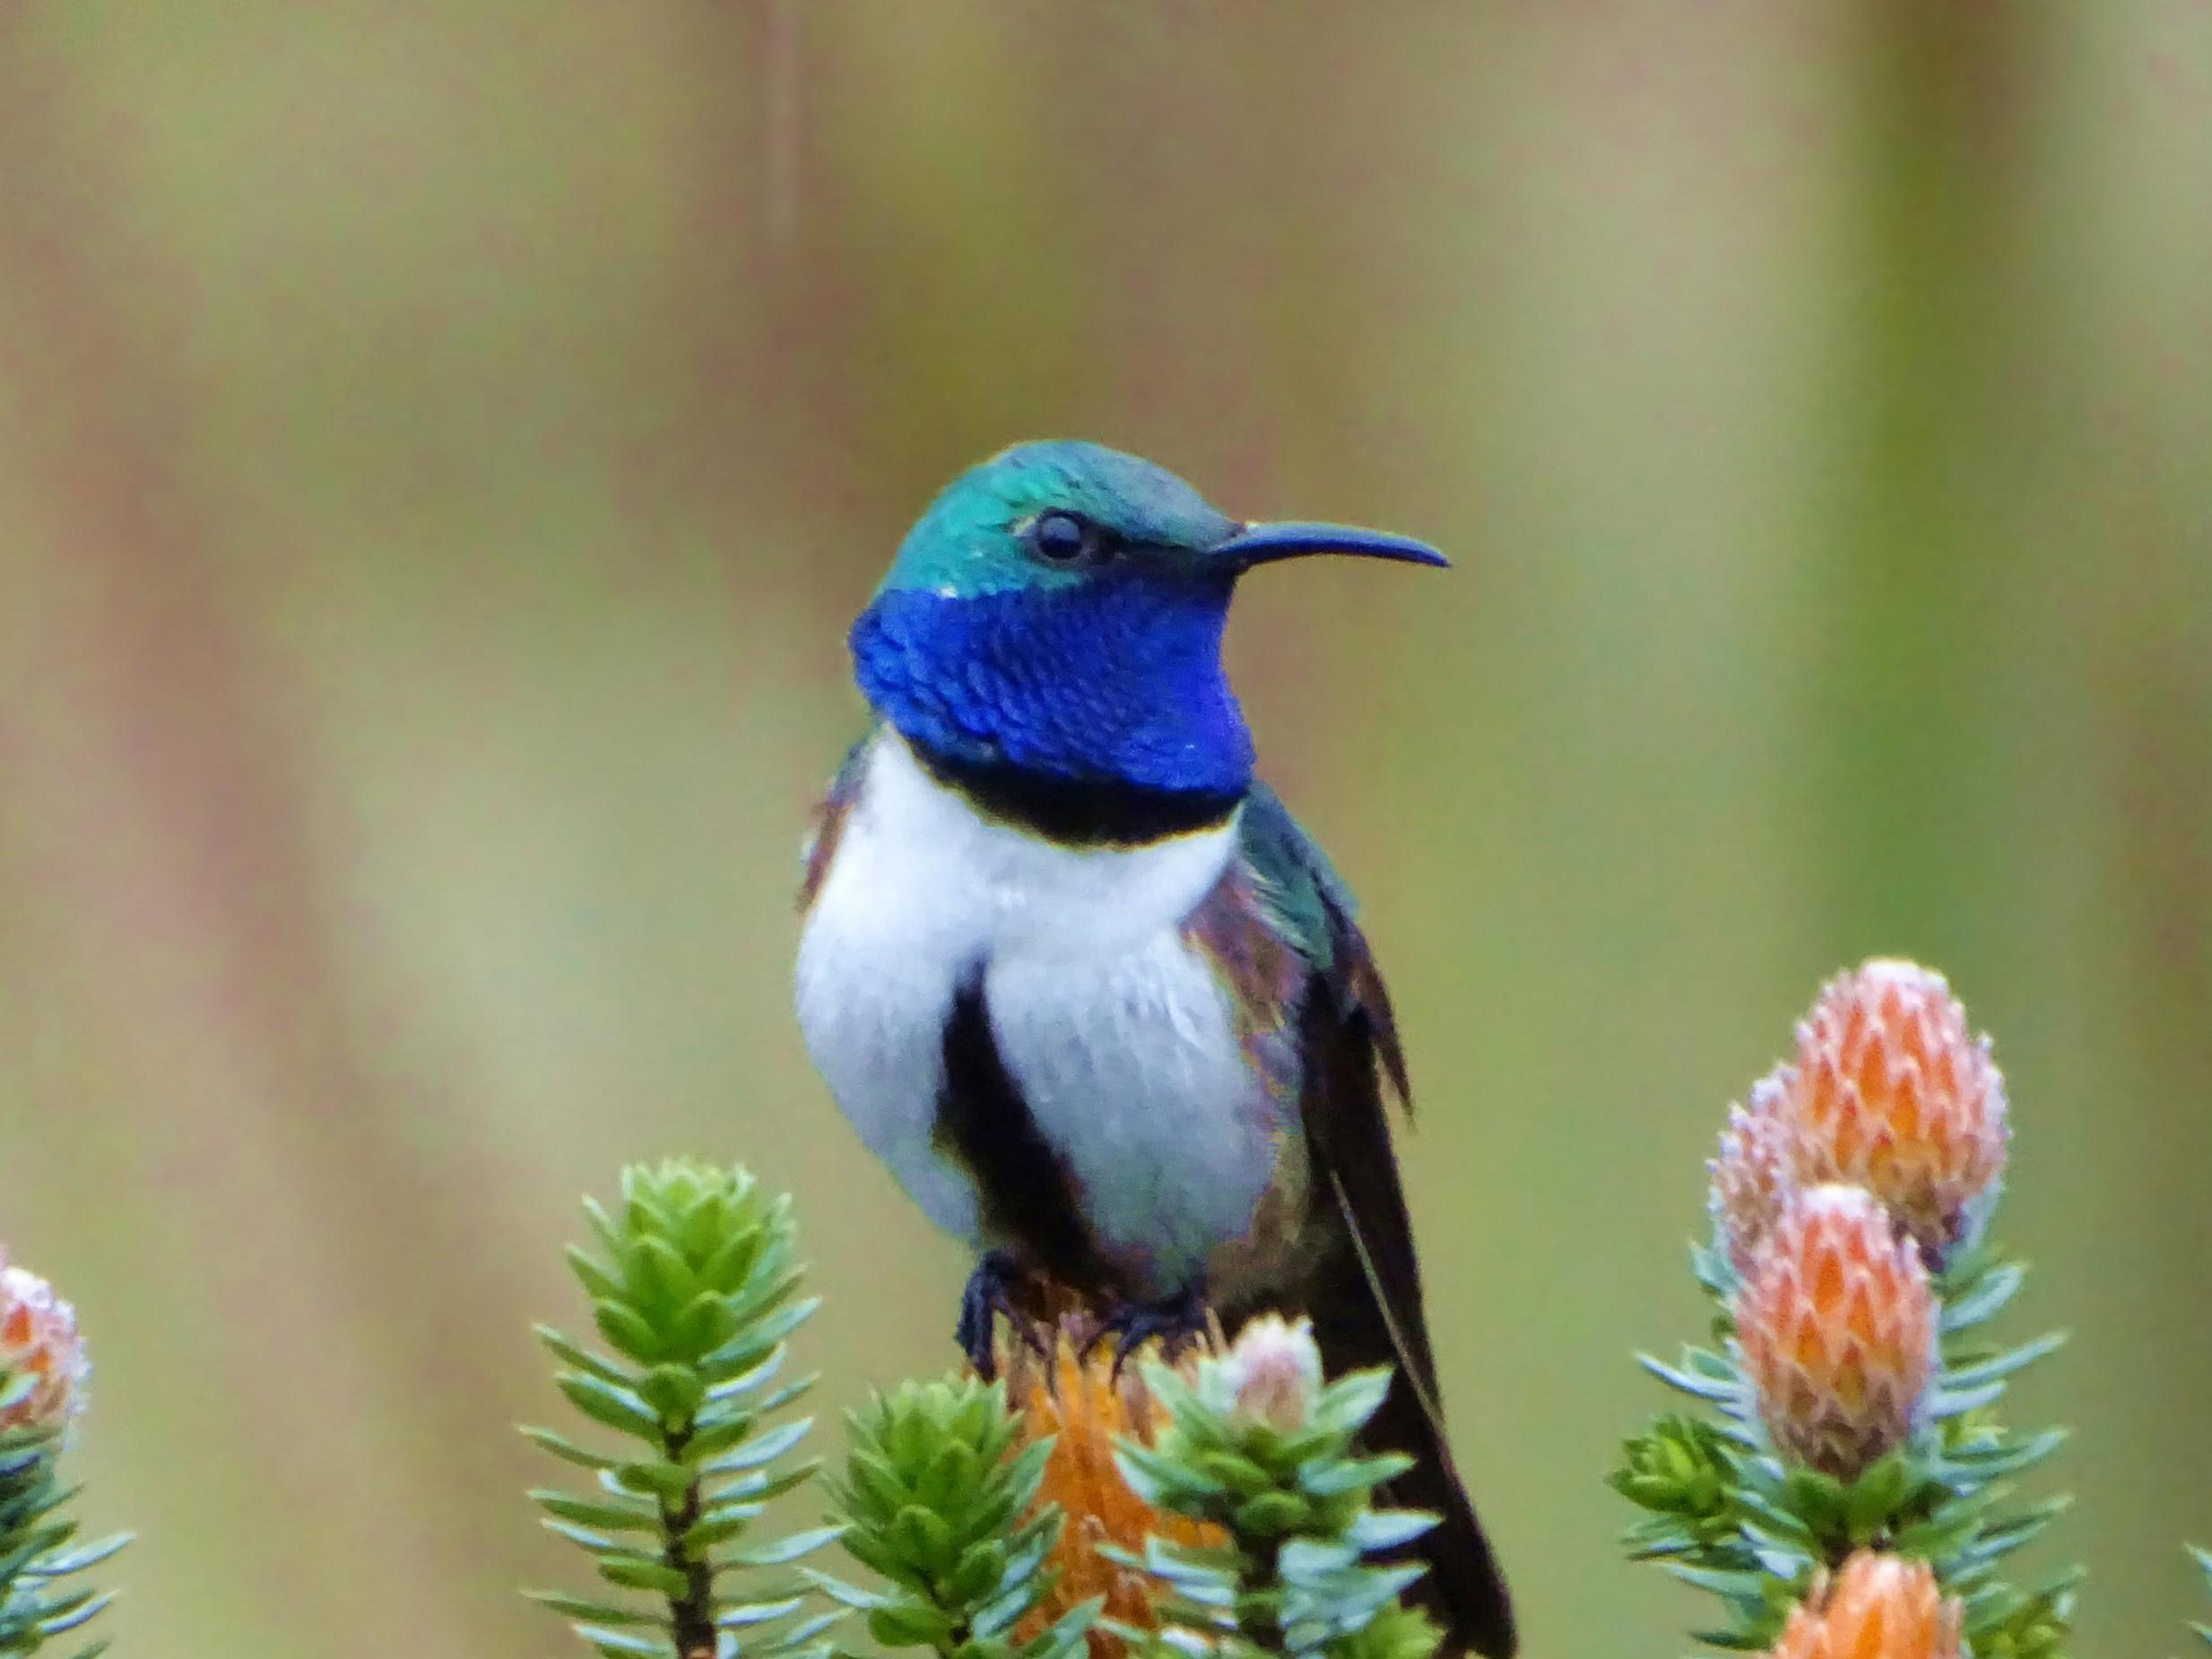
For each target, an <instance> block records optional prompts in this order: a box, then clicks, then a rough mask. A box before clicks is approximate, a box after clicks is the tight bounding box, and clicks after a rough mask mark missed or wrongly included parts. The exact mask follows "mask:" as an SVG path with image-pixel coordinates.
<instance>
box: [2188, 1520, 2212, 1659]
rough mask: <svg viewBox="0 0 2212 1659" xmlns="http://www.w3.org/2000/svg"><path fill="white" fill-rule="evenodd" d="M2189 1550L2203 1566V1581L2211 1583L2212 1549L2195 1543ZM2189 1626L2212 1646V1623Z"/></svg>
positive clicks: (2198, 1563) (2199, 1564) (2200, 1565)
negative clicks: (2204, 1548) (2202, 1547)
mask: <svg viewBox="0 0 2212 1659" xmlns="http://www.w3.org/2000/svg"><path fill="white" fill-rule="evenodd" d="M2189 1552H2190V1555H2192V1556H2194V1557H2196V1559H2197V1565H2198V1566H2199V1567H2201V1568H2204V1576H2205V1582H2206V1583H2207V1585H2212V1550H2200V1549H2199V1548H2198V1547H2197V1546H2196V1545H2194V1544H2191V1545H2190V1548H2189ZM2189 1628H2190V1629H2192V1630H2194V1631H2195V1632H2196V1633H2197V1634H2198V1635H2199V1636H2200V1637H2203V1638H2204V1639H2205V1642H2206V1644H2207V1645H2208V1646H2212V1624H2197V1623H2194V1622H2192V1623H2191V1624H2190V1627H2189Z"/></svg>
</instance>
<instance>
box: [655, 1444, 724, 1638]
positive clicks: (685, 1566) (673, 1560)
mask: <svg viewBox="0 0 2212 1659" xmlns="http://www.w3.org/2000/svg"><path fill="white" fill-rule="evenodd" d="M691 1430H692V1425H691V1423H690V1421H689V1420H686V1421H685V1423H684V1424H683V1426H682V1427H681V1428H680V1429H671V1430H670V1431H669V1432H668V1433H667V1434H666V1435H664V1437H663V1438H662V1441H661V1450H662V1453H663V1455H664V1456H665V1457H666V1458H667V1459H668V1461H669V1462H670V1463H672V1464H680V1463H681V1462H682V1461H683V1454H684V1450H685V1448H686V1447H687V1446H690V1442H691ZM701 1501H702V1500H701V1498H700V1495H699V1483H698V1480H697V1478H694V1479H693V1480H692V1481H691V1482H690V1484H689V1485H688V1486H686V1487H685V1488H684V1489H683V1496H682V1497H681V1498H678V1499H677V1500H676V1505H675V1507H674V1508H671V1507H669V1500H668V1499H667V1498H662V1499H661V1530H662V1531H663V1533H664V1534H665V1535H666V1538H667V1542H666V1544H665V1545H664V1549H663V1553H662V1557H661V1559H663V1560H664V1562H666V1563H667V1565H668V1568H669V1570H670V1571H672V1572H677V1573H681V1574H682V1575H683V1579H684V1591H683V1594H681V1595H674V1596H671V1597H669V1600H668V1625H669V1634H670V1636H671V1637H673V1638H674V1641H675V1645H676V1652H677V1653H678V1654H680V1655H682V1659H715V1571H714V1568H713V1566H712V1565H711V1564H710V1563H709V1562H708V1561H707V1559H706V1556H705V1555H704V1554H703V1553H702V1554H700V1555H699V1556H698V1558H697V1559H694V1558H693V1556H692V1555H691V1553H690V1551H688V1550H685V1548H684V1546H683V1540H684V1535H685V1534H686V1533H689V1532H690V1530H691V1529H692V1528H693V1527H694V1526H696V1525H698V1518H699V1509H700V1506H701Z"/></svg>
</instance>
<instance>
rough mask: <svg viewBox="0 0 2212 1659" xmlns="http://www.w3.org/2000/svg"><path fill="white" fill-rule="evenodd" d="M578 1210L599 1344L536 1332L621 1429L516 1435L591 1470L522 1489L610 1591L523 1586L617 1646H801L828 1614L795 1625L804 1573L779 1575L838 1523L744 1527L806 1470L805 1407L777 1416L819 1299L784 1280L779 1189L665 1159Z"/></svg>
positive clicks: (595, 1408) (789, 1251)
mask: <svg viewBox="0 0 2212 1659" xmlns="http://www.w3.org/2000/svg"><path fill="white" fill-rule="evenodd" d="M585 1211H586V1214H587V1215H588V1216H589V1217H590V1219H591V1225H592V1230H593V1232H594V1234H595V1235H596V1240H595V1243H596V1248H595V1250H584V1249H577V1248H571V1249H570V1251H569V1254H568V1260H569V1264H570V1266H571V1267H572V1268H573V1269H574V1270H575V1272H576V1276H577V1279H578V1280H580V1281H582V1283H583V1286H584V1289H585V1291H586V1294H587V1295H588V1296H589V1297H590V1299H591V1302H592V1315H593V1320H594V1324H595V1325H596V1326H597V1327H598V1331H599V1334H600V1337H601V1338H602V1340H603V1342H605V1343H606V1345H607V1349H608V1350H609V1351H607V1352H601V1351H595V1350H593V1349H591V1348H587V1347H586V1346H585V1345H583V1344H582V1343H579V1342H574V1341H571V1340H570V1339H569V1338H568V1337H566V1336H564V1335H562V1334H561V1333H560V1332H558V1331H554V1330H551V1329H548V1328H545V1327H540V1329H539V1331H538V1335H539V1338H540V1340H541V1341H542V1342H544V1344H545V1346H546V1347H547V1348H548V1349H550V1350H551V1351H552V1353H553V1355H554V1357H555V1358H557V1359H559V1360H560V1362H561V1364H562V1366H563V1369H562V1370H561V1371H560V1373H559V1375H558V1376H557V1377H556V1378H555V1381H556V1383H557V1385H559V1387H560V1392H561V1393H562V1394H564V1395H566V1396H567V1398H568V1403H570V1404H571V1405H573V1406H574V1407H576V1409H577V1411H580V1412H582V1413H583V1415H584V1416H585V1417H586V1418H588V1419H590V1420H591V1421H592V1422H593V1423H594V1424H595V1425H597V1426H598V1427H599V1428H601V1429H609V1430H612V1431H613V1432H614V1434H616V1435H619V1436H620V1437H623V1441H622V1442H617V1443H612V1444H611V1445H610V1446H608V1448H607V1449H601V1448H600V1447H599V1446H596V1445H589V1444H586V1443H584V1442H582V1441H579V1440H577V1439H572V1438H569V1437H568V1436H567V1435H564V1434H559V1433H555V1432H554V1431H552V1430H551V1429H525V1430H524V1432H525V1434H527V1435H528V1436H529V1437H530V1438H531V1439H533V1440H534V1441H535V1442H536V1443H537V1444H538V1445H539V1446H542V1447H544V1448H545V1449H546V1450H547V1451H549V1452H551V1453H552V1454H553V1455H555V1456H557V1457H560V1458H562V1459H564V1460H566V1461H567V1462H568V1463H570V1464H577V1466H579V1467H581V1468H584V1469H586V1470H588V1471H590V1472H591V1474H592V1477H593V1481H594V1489H593V1490H592V1491H591V1492H590V1493H589V1494H588V1495H578V1494H577V1493H574V1492H570V1491H564V1490H541V1491H536V1492H533V1493H532V1494H531V1496H532V1497H533V1498H534V1499H535V1500H536V1501H537V1503H538V1504H539V1506H540V1507H542V1509H543V1510H544V1511H545V1514H546V1524H547V1525H548V1526H549V1527H551V1529H552V1530H553V1531H554V1532H556V1533H560V1535H561V1536H562V1537H564V1538H567V1539H568V1540H570V1541H571V1542H574V1543H576V1544H577V1545H578V1546H580V1547H581V1548H582V1549H583V1550H585V1551H586V1553H587V1554H588V1555H590V1557H591V1558H592V1562H593V1565H594V1568H596V1569H597V1571H598V1574H599V1576H600V1578H601V1580H602V1581H603V1583H604V1585H606V1586H607V1588H606V1591H604V1592H603V1593H601V1594H594V1595H589V1596H581V1595H569V1594H560V1593H553V1592H533V1599H535V1600H537V1601H540V1602H542V1603H545V1604H546V1605H547V1606H549V1607H551V1608H552V1609H554V1610H555V1611H558V1612H560V1613H561V1614H562V1615H564V1616H565V1617H567V1618H568V1620H571V1621H572V1622H573V1624H574V1625H575V1628H576V1630H577V1634H578V1635H579V1636H581V1637H583V1638H584V1639H585V1640H586V1642H589V1643H590V1644H591V1645H592V1646H594V1647H595V1648H597V1649H598V1650H599V1652H600V1653H602V1654H603V1655H609V1656H610V1659H733V1656H734V1655H741V1654H742V1655H751V1656H753V1659H769V1656H770V1655H805V1656H806V1659H813V1656H814V1655H820V1654H821V1653H823V1652H825V1651H826V1650H827V1644H826V1643H824V1642H822V1641H821V1640H820V1637H821V1633H822V1631H823V1630H824V1629H826V1628H827V1626H828V1623H829V1622H830V1621H831V1620H833V1619H834V1618H835V1617H836V1614H835V1612H834V1611H832V1612H830V1613H818V1614H814V1615H812V1616H810V1617H806V1618H802V1619H796V1620H794V1617H793V1615H794V1614H797V1613H798V1612H799V1611H800V1610H801V1608H802V1604H803V1603H804V1602H805V1601H806V1599H807V1585H806V1584H805V1582H804V1581H803V1580H802V1579H800V1578H799V1577H797V1576H795V1572H794V1571H790V1570H785V1571H783V1572H782V1574H781V1576H778V1569H792V1568H794V1563H796V1562H798V1561H799V1560H800V1559H801V1558H802V1557H804V1556H805V1555H806V1554H808V1553H809V1552H810V1551H811V1550H814V1549H816V1548H817V1547H819V1546H820V1545H821V1544H822V1543H825V1542H828V1540H829V1539H830V1538H831V1537H833V1536H834V1535H835V1533H836V1529H835V1528H834V1527H825V1528H820V1529H817V1530H811V1531H806V1532H799V1533H787V1534H785V1535H782V1536H776V1537H771V1538H768V1539H765V1540H762V1541H759V1542H754V1541H752V1539H751V1536H750V1534H751V1532H752V1528H753V1524H754V1523H755V1521H756V1520H757V1519H758V1518H759V1516H760V1514H761V1512H762V1510H763V1508H764V1507H766V1506H767V1505H768V1502H769V1500H770V1499H772V1498H776V1497H777V1496H779V1495H780V1494H782V1493H785V1492H787V1491H789V1490H791V1489H792V1488H794V1486H797V1485H798V1484H799V1483H800V1482H801V1481H805V1480H806V1479H808V1478H809V1477H810V1476H811V1474H812V1473H813V1471H814V1467H815V1465H814V1464H812V1463H808V1462H794V1461H793V1460H792V1459H791V1457H790V1454H791V1453H792V1452H793V1451H794V1449H795V1448H796V1447H797V1446H798V1445H799V1443H800V1442H801V1440H802V1439H803V1438H804V1437H805V1435H806V1432H807V1429H808V1428H809V1420H807V1419H804V1418H797V1419H790V1418H781V1419H779V1418H778V1415H777V1414H778V1413H779V1412H781V1411H783V1409H784V1408H785V1407H787V1406H788V1405H790V1404H791V1403H792V1402H793V1401H794V1400H796V1399H797V1398H798V1397H799V1395H800V1394H802V1393H804V1392H805V1390H806V1388H807V1386H808V1385H809V1383H810V1382H811V1380H812V1379H811V1378H802V1379H799V1380H796V1381H784V1380H780V1374H781V1371H782V1368H783V1365H784V1361H785V1338H786V1337H787V1336H789V1335H790V1333H792V1332H793V1331H794V1329H795V1328H796V1327H797V1326H798V1325H799V1324H800V1323H801V1322H802V1320H804V1319H805V1318H806V1316H808V1314H810V1313H811V1312H812V1311H813V1307H814V1304H813V1303H812V1302H811V1301H810V1300H802V1299H800V1298H799V1296H798V1294H797V1291H798V1286H799V1278H800V1268H799V1265H798V1264H797V1261H796V1260H795V1257H794V1248H795V1246H794V1230H793V1224H792V1218H791V1204H790V1201H789V1200H788V1199H786V1198H783V1197H776V1196H770V1195H769V1194H766V1193H764V1192H762V1191H761V1190H760V1187H759V1185H758V1183H756V1182H755V1180H754V1179H753V1177H751V1176H750V1175H749V1174H748V1173H746V1172H745V1171H744V1170H743V1169H723V1168H713V1167H710V1166H707V1165H702V1164H697V1163H691V1162H686V1161H676V1162H669V1163H663V1164H660V1165H658V1166H646V1165H633V1166H632V1167H630V1168H628V1169H626V1170H624V1171H623V1174H622V1198H621V1203H620V1204H619V1205H618V1206H616V1208H615V1209H614V1210H613V1211H612V1212H609V1211H608V1210H606V1209H605V1208H603V1207H602V1206H601V1205H600V1204H598V1203H595V1202H592V1201H589V1200H587V1201H586V1203H585ZM602 1438H603V1437H602Z"/></svg>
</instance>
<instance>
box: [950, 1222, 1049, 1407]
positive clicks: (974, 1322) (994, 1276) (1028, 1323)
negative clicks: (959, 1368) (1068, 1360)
mask: <svg viewBox="0 0 2212 1659" xmlns="http://www.w3.org/2000/svg"><path fill="white" fill-rule="evenodd" d="M1026 1277H1027V1276H1026V1275H1025V1274H1024V1273H1023V1272H1022V1271H1021V1268H1020V1266H1019V1264H1017V1263H1016V1262H1015V1260H1014V1258H1013V1257H1012V1256H1011V1255H1008V1254H1007V1253H1006V1252H1005V1251H1003V1250H990V1251H986V1252H985V1254H984V1255H983V1257H982V1259H981V1260H979V1261H978V1262H977V1263H976V1271H975V1272H972V1273H970V1274H968V1276H967V1286H966V1288H965V1289H963V1290H961V1292H960V1322H959V1325H957V1326H955V1327H954V1331H953V1335H954V1339H955V1340H956V1341H958V1342H959V1344H960V1351H961V1352H963V1353H965V1354H966V1355H967V1363H968V1364H969V1365H970V1366H972V1367H973V1368H975V1372H976V1376H978V1377H981V1378H983V1380H984V1381H985V1382H986V1383H990V1382H996V1381H997V1380H998V1375H999V1362H998V1356H997V1354H996V1353H994V1352H993V1342H992V1338H993V1334H994V1333H993V1326H994V1325H996V1323H997V1320H998V1316H1000V1315H1001V1314H1003V1315H1005V1316H1006V1323H1007V1325H1009V1326H1010V1327H1011V1329H1012V1331H1013V1333H1014V1334H1015V1335H1016V1336H1018V1337H1019V1338H1020V1339H1021V1340H1022V1341H1023V1342H1027V1343H1028V1345H1029V1346H1030V1347H1031V1348H1033V1349H1035V1350H1036V1351H1037V1352H1038V1353H1040V1354H1041V1353H1044V1352H1045V1351H1046V1349H1045V1342H1044V1340H1043V1338H1042V1337H1040V1336H1039V1335H1038V1333H1037V1321H1036V1320H1035V1319H1034V1318H1033V1317H1032V1316H1030V1313H1029V1310H1028V1308H1027V1307H1024V1306H1023V1305H1022V1303H1021V1299H1020V1298H1019V1294H1018V1292H1019V1290H1020V1288H1021V1286H1022V1285H1023V1283H1024V1282H1025V1281H1026Z"/></svg>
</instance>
